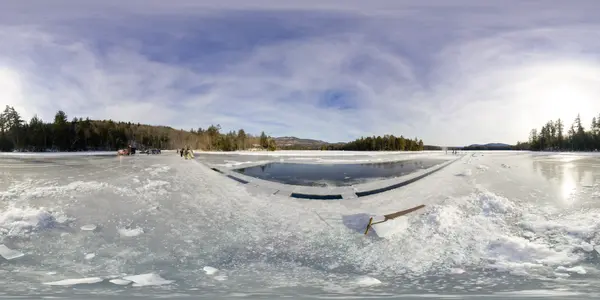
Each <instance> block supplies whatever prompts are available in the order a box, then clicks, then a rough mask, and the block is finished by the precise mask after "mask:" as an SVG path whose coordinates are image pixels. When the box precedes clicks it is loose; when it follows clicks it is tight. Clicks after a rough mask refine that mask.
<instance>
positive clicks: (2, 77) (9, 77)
mask: <svg viewBox="0 0 600 300" xmlns="http://www.w3.org/2000/svg"><path fill="white" fill-rule="evenodd" d="M21 100H22V94H21V81H20V79H19V75H18V74H17V73H16V72H14V71H12V70H10V69H7V68H2V67H0V103H3V104H4V103H6V104H8V105H13V104H17V103H20V102H21ZM2 109H4V107H2Z"/></svg>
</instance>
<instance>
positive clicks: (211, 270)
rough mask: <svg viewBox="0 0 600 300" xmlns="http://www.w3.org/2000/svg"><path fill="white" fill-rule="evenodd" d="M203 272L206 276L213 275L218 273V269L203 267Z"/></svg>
mask: <svg viewBox="0 0 600 300" xmlns="http://www.w3.org/2000/svg"><path fill="white" fill-rule="evenodd" d="M203 270H204V272H206V274H208V275H213V274H215V273H217V272H219V269H217V268H213V267H209V266H206V267H204V269H203Z"/></svg>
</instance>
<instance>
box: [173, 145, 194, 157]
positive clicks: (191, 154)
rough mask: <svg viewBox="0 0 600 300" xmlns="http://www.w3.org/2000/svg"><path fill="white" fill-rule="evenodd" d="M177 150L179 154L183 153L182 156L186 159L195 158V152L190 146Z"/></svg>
mask: <svg viewBox="0 0 600 300" xmlns="http://www.w3.org/2000/svg"><path fill="white" fill-rule="evenodd" d="M177 152H179V155H181V157H184V158H185V159H192V158H194V152H193V151H192V150H191V149H190V146H187V147H185V148H181V150H179V151H177Z"/></svg>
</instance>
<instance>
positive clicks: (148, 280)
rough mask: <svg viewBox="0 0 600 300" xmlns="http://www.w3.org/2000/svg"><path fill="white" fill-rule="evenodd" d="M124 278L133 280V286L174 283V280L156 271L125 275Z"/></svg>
mask: <svg viewBox="0 0 600 300" xmlns="http://www.w3.org/2000/svg"><path fill="white" fill-rule="evenodd" d="M123 279H125V280H129V281H132V282H133V286H148V285H164V284H171V283H173V280H166V279H164V278H162V277H160V276H159V275H158V274H155V273H146V274H139V275H131V276H125V277H123Z"/></svg>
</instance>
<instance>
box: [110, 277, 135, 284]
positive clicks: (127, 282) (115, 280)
mask: <svg viewBox="0 0 600 300" xmlns="http://www.w3.org/2000/svg"><path fill="white" fill-rule="evenodd" d="M108 282H110V283H113V284H116V285H128V284H130V283H131V280H125V279H118V278H117V279H111V280H109V281H108Z"/></svg>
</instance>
